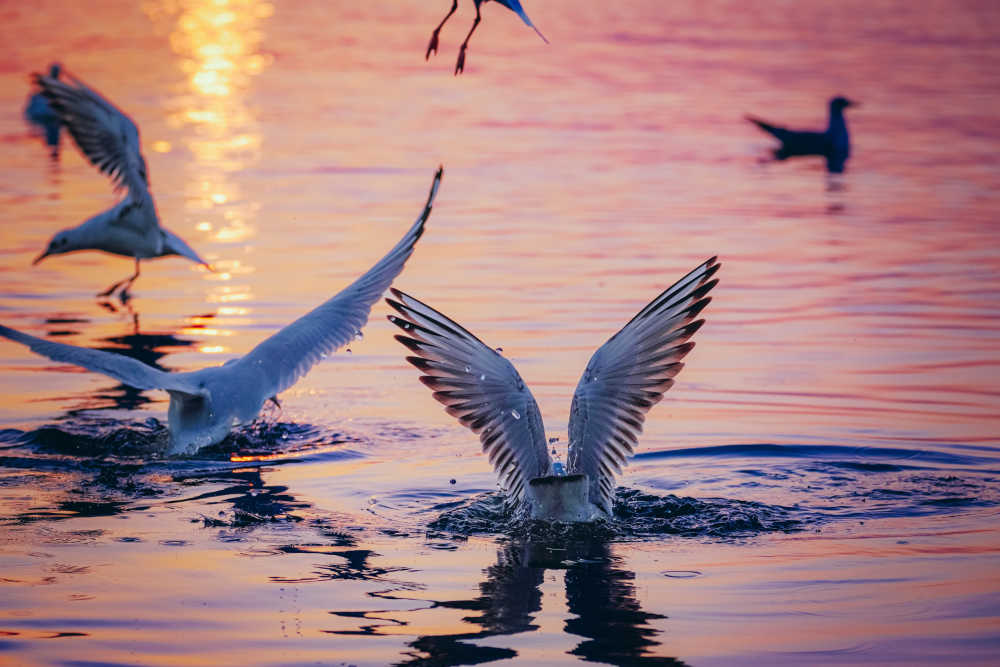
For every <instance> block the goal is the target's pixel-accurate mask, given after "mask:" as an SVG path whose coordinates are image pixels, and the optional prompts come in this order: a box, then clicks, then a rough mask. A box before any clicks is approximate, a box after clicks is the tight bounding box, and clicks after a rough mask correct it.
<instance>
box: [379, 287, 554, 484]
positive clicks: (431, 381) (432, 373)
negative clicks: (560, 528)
mask: <svg viewBox="0 0 1000 667" xmlns="http://www.w3.org/2000/svg"><path fill="white" fill-rule="evenodd" d="M392 293H393V295H394V296H395V297H396V299H398V301H396V300H393V299H386V301H387V302H388V303H389V305H390V306H392V307H393V308H394V309H395V310H396V312H398V313H399V314H400V315H401V316H402V317H395V316H393V315H390V316H389V321H390V322H392V323H393V324H395V325H396V326H398V327H399V328H401V329H402V330H403V331H405V332H406V333H405V334H402V335H397V336H396V340H398V341H399V342H400V343H402V344H403V345H405V346H406V347H408V348H409V349H410V350H412V351H413V352H415V353H416V356H412V357H407V358H406V360H407V361H409V362H410V363H411V364H413V365H414V366H416V367H417V368H418V369H420V370H421V371H422V372H423V373H424V375H422V376H421V377H420V381H421V382H423V383H424V384H425V385H427V386H428V387H430V388H431V389H432V390H433V391H434V398H436V399H437V400H438V401H439V402H441V403H443V404H444V405H445V409H446V410H447V411H448V414H450V415H451V416H453V417H457V418H458V421H459V422H461V423H462V424H463V425H465V426H467V427H469V428H470V429H472V431H473V432H474V433H478V434H479V440H480V441H481V442H482V443H483V452H484V453H485V454H487V455H488V456H489V457H490V463H491V464H493V469H494V470H495V471H496V473H497V476H498V477H499V478H500V484H501V486H502V487H503V488H504V490H505V491H506V492H507V493H508V494H509V495H510V496H511V497H512V498H513V499H515V500H520V499H521V496H522V494H523V493H524V489H525V487H526V486H527V483H528V481H530V480H531V479H534V478H535V477H541V476H543V475H547V474H548V473H549V464H550V462H549V454H548V450H547V448H546V443H545V430H544V428H543V426H542V416H541V414H540V413H539V411H538V405H537V404H536V403H535V398H534V396H532V395H531V392H530V391H529V390H528V388H527V387H526V386H524V382H523V381H522V380H521V376H520V375H518V374H517V371H516V370H515V369H514V365H513V364H511V363H510V362H509V361H508V360H507V359H505V358H504V357H502V356H501V355H500V353H499V352H497V351H496V350H494V349H493V348H490V347H487V346H486V345H485V344H484V343H483V342H482V341H481V340H479V339H478V338H476V337H475V336H473V335H472V334H471V333H469V332H468V331H466V330H465V329H463V328H462V326H461V325H459V324H457V323H456V322H454V321H452V320H450V319H448V318H447V317H445V316H444V315H442V314H441V313H439V312H437V311H436V310H434V309H433V308H431V307H430V306H428V305H426V304H423V303H421V302H420V301H418V300H416V299H414V298H413V297H412V296H409V295H407V294H404V293H403V292H400V291H399V290H397V289H393V290H392Z"/></svg>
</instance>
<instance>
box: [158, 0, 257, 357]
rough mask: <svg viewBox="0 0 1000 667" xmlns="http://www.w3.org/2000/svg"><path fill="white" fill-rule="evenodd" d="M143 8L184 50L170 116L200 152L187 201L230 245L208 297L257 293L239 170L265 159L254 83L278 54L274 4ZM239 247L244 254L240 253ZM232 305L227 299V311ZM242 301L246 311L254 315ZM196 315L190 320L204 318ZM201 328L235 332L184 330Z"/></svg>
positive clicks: (250, 220)
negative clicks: (272, 43) (268, 40)
mask: <svg viewBox="0 0 1000 667" xmlns="http://www.w3.org/2000/svg"><path fill="white" fill-rule="evenodd" d="M143 9H144V11H145V12H146V14H147V15H148V16H149V18H150V20H151V21H153V23H154V24H155V25H156V26H158V27H159V28H161V29H163V28H165V27H166V26H169V28H167V29H168V30H169V42H170V46H171V48H172V49H173V51H174V52H175V53H176V54H177V55H178V56H179V59H178V60H177V62H178V65H179V67H180V68H181V70H182V71H183V72H184V73H185V75H186V77H187V78H186V84H187V86H186V90H183V91H181V92H180V94H178V95H177V96H176V97H175V98H173V99H172V100H170V101H168V106H169V107H170V109H171V110H172V111H171V114H170V121H171V123H172V124H173V125H175V126H179V127H181V128H186V131H185V133H184V136H185V142H186V147H187V148H188V150H190V151H191V153H192V154H193V156H194V160H193V162H191V163H190V170H189V178H188V181H187V182H188V183H189V185H188V187H187V201H188V203H187V209H188V211H189V213H190V214H191V215H192V216H195V217H197V218H198V219H199V222H198V223H197V224H196V228H197V229H198V230H199V231H204V232H210V233H211V235H212V238H213V239H214V240H216V241H218V242H219V243H220V244H222V247H223V248H225V250H224V251H223V253H222V254H221V255H219V256H215V257H210V258H209V261H210V262H211V263H212V264H213V266H214V267H215V269H216V271H215V273H213V274H210V275H209V276H208V280H209V281H210V282H211V283H214V284H215V286H214V287H212V288H211V290H210V294H209V297H208V301H209V302H210V303H211V302H215V303H226V302H230V301H250V300H252V299H253V292H252V288H251V286H250V284H249V283H248V282H246V281H245V280H240V277H245V276H246V275H248V274H250V273H253V271H254V266H253V264H251V263H250V262H249V260H248V258H249V257H250V255H249V254H248V253H247V252H246V250H247V248H248V247H250V245H251V244H252V242H253V240H254V238H255V237H256V229H255V226H254V218H255V216H256V214H257V211H258V209H259V204H258V203H257V202H256V201H255V200H254V198H252V197H247V196H246V195H245V194H244V193H243V191H242V188H241V186H240V184H239V182H238V181H236V180H234V179H233V178H232V175H233V174H235V173H239V172H240V171H242V170H245V169H247V168H249V167H251V166H252V165H254V164H256V163H257V162H258V161H259V159H260V149H261V136H260V131H259V129H258V124H257V120H256V118H255V112H254V110H253V106H252V104H251V103H250V102H249V101H248V97H247V91H248V89H249V88H250V86H251V85H252V81H253V78H254V77H255V76H256V75H258V74H260V72H261V71H263V70H264V69H265V68H266V67H267V66H268V65H269V64H270V62H271V57H270V56H269V55H267V54H264V53H261V52H260V47H261V43H262V41H263V39H264V33H263V25H264V22H265V21H266V20H267V19H268V18H269V17H271V16H272V15H273V13H274V7H273V5H271V4H270V3H267V2H261V1H259V0H208V1H207V2H197V1H180V2H174V1H166V2H162V3H157V2H147V3H145V4H144V5H143ZM237 254H240V255H241V257H234V255H237ZM230 312H231V311H229V310H227V309H226V308H225V307H220V308H219V309H218V311H217V315H219V316H220V317H222V316H226V315H228V314H230ZM250 312H251V309H250V308H243V309H241V311H240V314H241V315H249V314H250ZM196 319H197V318H189V323H190V324H200V323H198V322H197V321H196ZM185 331H186V332H188V333H193V334H195V335H202V336H215V335H222V336H228V335H232V333H233V332H232V331H219V330H216V329H212V328H199V329H197V331H193V330H191V329H186V330H185ZM200 349H201V351H202V352H206V353H210V354H219V353H224V352H228V351H229V348H228V347H226V346H221V345H206V346H203V347H202V348H200Z"/></svg>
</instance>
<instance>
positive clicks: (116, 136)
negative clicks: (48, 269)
mask: <svg viewBox="0 0 1000 667" xmlns="http://www.w3.org/2000/svg"><path fill="white" fill-rule="evenodd" d="M66 77H67V79H68V80H67V81H64V80H60V79H56V78H54V77H51V76H44V75H41V74H35V75H34V80H35V83H37V84H38V86H39V87H40V88H41V91H42V94H43V95H44V96H45V98H46V99H47V100H48V101H49V104H50V105H51V107H52V109H53V110H54V111H55V112H56V113H57V114H58V115H59V118H60V119H61V120H62V122H63V124H64V125H66V127H67V128H68V129H69V132H70V135H71V136H72V137H73V139H74V140H75V141H76V145H77V146H79V148H80V151H81V152H82V153H83V154H84V155H85V156H86V158H87V159H88V160H90V162H91V163H92V164H93V165H94V166H95V167H97V168H98V170H99V171H101V172H102V173H104V174H107V175H108V176H109V177H110V178H111V180H112V182H113V183H114V187H115V191H119V190H122V189H124V190H125V191H126V195H125V198H124V199H122V200H121V201H120V202H118V203H117V204H115V205H114V206H112V207H111V208H110V209H108V210H106V211H103V212H101V213H98V214H97V215H95V216H93V217H91V218H89V219H88V220H86V221H84V222H83V223H81V224H79V225H77V226H76V227H70V228H68V229H64V230H62V231H60V232H58V233H57V234H56V235H55V236H53V237H52V239H51V240H50V241H49V244H48V246H47V247H46V249H45V251H44V252H42V253H41V254H40V255H39V256H38V257H36V258H35V261H34V262H33V264H38V263H39V262H40V261H42V260H43V259H45V258H46V257H50V256H52V255H61V254H64V253H68V252H76V251H79V250H101V251H103V252H107V253H111V254H114V255H122V256H125V257H131V258H134V259H135V272H134V274H133V275H132V276H130V277H128V278H126V279H124V280H120V281H118V282H116V283H114V284H113V285H111V286H110V287H109V288H108V289H106V290H104V291H103V292H101V293H100V294H98V296H110V295H111V294H113V293H114V292H115V291H116V290H118V289H119V288H121V292H120V294H119V298H120V299H121V300H122V301H123V302H124V301H125V300H127V299H128V290H129V288H130V287H131V286H132V283H133V282H134V281H135V279H136V278H138V277H139V261H140V260H142V259H151V258H154V257H165V256H167V255H180V256H182V257H186V258H188V259H190V260H191V261H193V262H196V263H198V264H202V265H204V266H205V267H208V268H211V267H209V265H208V263H207V262H206V261H205V260H203V259H202V258H201V257H200V256H199V255H198V253H196V252H195V251H194V250H193V249H192V248H191V246H189V245H188V244H187V243H185V242H184V240H183V239H181V238H180V237H179V236H177V235H176V234H174V233H173V232H171V231H169V230H167V229H165V228H163V227H161V226H160V219H159V216H158V215H157V213H156V204H155V203H154V201H153V195H152V193H151V192H150V190H149V176H148V172H147V170H146V160H145V158H144V157H143V156H142V152H141V150H140V147H139V128H138V127H136V125H135V123H134V122H133V121H132V119H131V118H129V117H128V116H127V115H125V113H123V112H122V111H121V110H119V109H118V108H117V107H116V106H114V105H113V104H112V103H111V102H109V101H108V100H106V99H105V98H104V97H102V96H101V95H100V94H98V93H97V92H96V91H95V90H93V89H91V88H89V87H88V86H86V85H85V84H84V83H83V82H81V81H80V80H79V79H77V78H75V77H74V76H72V75H70V74H67V75H66Z"/></svg>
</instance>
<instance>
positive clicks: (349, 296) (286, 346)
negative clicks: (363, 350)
mask: <svg viewBox="0 0 1000 667" xmlns="http://www.w3.org/2000/svg"><path fill="white" fill-rule="evenodd" d="M442 174H443V170H442V169H440V168H439V169H438V170H437V173H436V174H435V175H434V182H433V184H432V185H431V189H430V193H429V194H428V196H427V203H426V204H425V205H424V209H423V211H421V213H420V216H419V217H418V218H417V220H416V222H414V223H413V226H412V227H410V229H409V231H407V232H406V234H405V235H404V236H403V238H402V239H400V241H399V242H398V243H397V244H396V245H395V246H394V247H393V248H392V250H390V251H389V252H388V253H387V254H386V255H385V257H383V258H382V259H380V260H379V261H378V262H377V263H376V264H375V266H373V267H372V268H371V269H369V270H368V271H367V273H365V274H364V275H363V276H361V277H360V278H358V279H357V280H355V281H354V282H353V283H351V284H350V285H349V286H348V287H346V288H344V289H343V290H342V291H341V292H340V293H339V294H337V295H336V296H334V297H333V298H331V299H330V300H329V301H327V302H325V303H323V304H322V305H320V306H318V307H316V308H315V309H313V310H312V311H310V312H309V313H307V314H305V315H303V316H302V317H300V318H299V319H297V320H295V321H294V322H292V323H291V324H289V325H288V326H286V327H285V328H284V329H282V330H281V331H279V332H277V333H276V334H274V335H273V336H271V337H270V338H268V339H267V340H265V341H263V342H262V343H260V344H259V345H258V346H257V347H255V348H254V349H253V350H251V351H250V353H249V354H247V355H246V356H245V357H243V358H242V359H240V360H239V361H238V362H236V363H238V364H240V365H242V366H244V367H250V368H254V369H256V372H257V374H258V377H261V378H262V384H263V386H262V390H263V391H264V392H265V393H264V394H263V395H264V396H265V397H267V396H276V395H277V394H279V393H281V392H282V391H284V390H286V389H288V388H289V387H291V386H292V385H293V384H295V383H296V382H297V381H298V380H299V378H301V377H302V376H303V375H305V374H306V373H307V372H308V371H309V369H310V368H312V367H313V365H315V364H316V363H317V362H318V361H319V360H320V359H322V358H323V357H324V356H325V355H327V354H329V353H330V352H332V351H334V350H335V349H337V348H339V347H341V346H343V345H346V344H347V343H348V342H350V341H351V339H353V338H354V337H355V336H356V335H357V334H358V333H359V332H360V331H361V328H362V327H363V326H364V325H365V323H366V322H367V321H368V315H369V313H370V312H371V308H372V305H373V304H374V303H375V302H376V301H378V299H379V297H380V296H382V294H383V293H384V292H385V290H386V289H388V287H389V285H391V284H392V281H393V280H395V279H396V276H398V275H399V274H400V272H401V271H402V270H403V267H404V266H405V265H406V260H407V259H409V257H410V255H411V254H412V253H413V248H414V246H415V245H416V243H417V240H418V239H419V238H420V237H421V235H422V234H423V233H424V224H425V223H426V222H427V218H428V217H429V216H430V214H431V209H432V207H433V204H434V198H435V196H436V195H437V191H438V186H439V185H440V183H441V176H442Z"/></svg>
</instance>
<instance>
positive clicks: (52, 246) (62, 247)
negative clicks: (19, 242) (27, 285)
mask: <svg viewBox="0 0 1000 667" xmlns="http://www.w3.org/2000/svg"><path fill="white" fill-rule="evenodd" d="M77 249H78V248H77V247H76V244H75V243H74V239H73V234H72V230H69V229H64V230H62V231H61V232H59V233H57V234H56V235H55V236H53V237H52V240H51V241H49V245H48V247H46V248H45V252H43V253H42V254H40V255H39V256H38V257H36V258H35V260H34V261H33V262H31V263H32V264H33V265H34V264H38V263H39V262H40V261H42V260H43V259H45V258H46V257H48V256H50V255H61V254H63V253H65V252H72V251H74V250H77Z"/></svg>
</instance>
